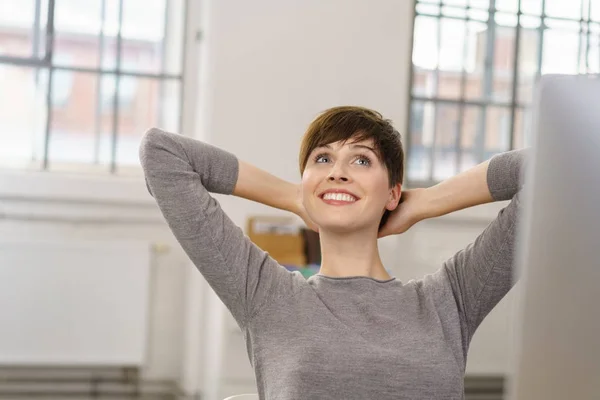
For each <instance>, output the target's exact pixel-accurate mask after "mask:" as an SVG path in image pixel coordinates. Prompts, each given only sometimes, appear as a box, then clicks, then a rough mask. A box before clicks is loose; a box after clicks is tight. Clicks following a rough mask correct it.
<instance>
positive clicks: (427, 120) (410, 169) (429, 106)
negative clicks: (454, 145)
mask: <svg viewBox="0 0 600 400" xmlns="http://www.w3.org/2000/svg"><path fill="white" fill-rule="evenodd" d="M434 111H435V105H434V103H432V102H429V101H428V102H422V101H413V102H412V104H411V115H410V132H409V134H410V137H411V147H410V151H409V160H408V163H407V164H408V165H407V174H408V179H409V180H412V181H425V180H429V169H430V165H431V157H430V150H431V144H432V141H433V114H434Z"/></svg>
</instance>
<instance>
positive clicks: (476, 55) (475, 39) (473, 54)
mask: <svg viewBox="0 0 600 400" xmlns="http://www.w3.org/2000/svg"><path fill="white" fill-rule="evenodd" d="M468 29H469V30H468V46H467V56H466V58H465V68H466V70H467V76H466V82H465V98H468V99H480V98H481V97H482V95H483V93H482V87H483V77H484V73H485V58H486V48H487V24H485V23H483V22H475V21H470V22H469V23H468Z"/></svg>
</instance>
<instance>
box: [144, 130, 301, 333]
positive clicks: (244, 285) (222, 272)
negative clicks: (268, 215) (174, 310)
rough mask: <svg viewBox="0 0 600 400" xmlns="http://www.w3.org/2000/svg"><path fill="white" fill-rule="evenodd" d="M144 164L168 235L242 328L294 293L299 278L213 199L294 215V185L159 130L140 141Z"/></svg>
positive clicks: (226, 153)
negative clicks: (233, 198)
mask: <svg viewBox="0 0 600 400" xmlns="http://www.w3.org/2000/svg"><path fill="white" fill-rule="evenodd" d="M140 162H141V164H142V168H143V169H144V174H145V177H146V183H147V185H148V189H149V191H150V193H151V194H152V196H153V197H154V198H155V200H156V202H157V203H158V206H159V208H160V210H161V212H162V214H163V216H164V217H165V219H166V221H167V223H168V225H169V227H170V228H171V231H172V232H173V234H174V235H175V237H176V238H177V240H178V242H179V243H180V244H181V246H182V247H183V249H184V250H185V252H186V253H187V255H188V256H189V257H190V259H191V260H192V262H193V263H194V264H195V265H196V267H197V268H198V269H199V270H200V272H201V273H202V275H203V276H204V277H205V278H206V280H207V281H208V283H209V284H210V286H211V287H212V288H213V289H214V290H215V292H216V293H217V295H218V296H219V297H220V298H221V300H222V301H223V302H224V303H225V305H226V306H227V307H228V309H229V310H230V311H231V313H232V314H233V316H234V318H235V319H236V320H237V321H238V323H239V324H240V325H241V326H244V325H245V324H246V323H247V322H248V321H249V320H250V319H251V318H252V317H253V316H254V315H255V314H256V313H258V312H259V311H260V309H261V308H262V307H264V306H265V305H267V304H269V303H271V302H273V301H276V300H277V298H279V297H280V296H283V295H286V294H290V293H292V292H293V288H292V286H293V282H294V279H295V278H294V276H293V275H292V274H291V273H289V272H288V271H287V270H286V269H285V268H283V267H281V266H280V265H279V264H278V263H277V262H276V261H275V260H273V259H272V258H271V257H269V255H268V254H267V253H265V252H264V251H262V250H261V249H260V248H258V247H257V246H255V245H254V244H253V243H252V242H251V241H250V239H248V237H247V236H245V235H244V233H243V232H242V230H241V229H240V228H239V227H237V226H236V225H235V224H234V223H233V222H232V221H231V219H230V218H229V217H228V216H227V215H226V214H225V213H224V212H223V210H222V209H221V207H220V205H219V203H218V202H217V200H215V199H214V198H213V197H212V196H211V195H210V192H213V193H222V194H234V195H238V196H240V197H244V198H247V199H250V200H254V201H259V202H261V203H264V204H267V205H270V206H273V207H277V208H281V209H286V210H289V211H294V210H293V208H294V207H295V204H296V194H297V189H296V186H295V185H293V184H290V183H287V182H285V181H283V180H281V179H279V178H276V177H274V176H272V175H270V174H268V173H267V172H264V171H262V170H259V169H258V168H256V167H253V166H251V165H249V164H247V163H243V162H238V159H237V158H236V157H235V156H234V155H233V154H231V153H229V152H226V151H224V150H221V149H219V148H217V147H214V146H211V145H209V144H207V143H203V142H200V141H198V140H194V139H192V138H189V137H186V136H182V135H178V134H174V133H169V132H164V131H161V130H159V129H156V128H153V129H150V130H149V131H148V132H147V133H146V134H145V136H144V138H143V139H142V142H141V145H140Z"/></svg>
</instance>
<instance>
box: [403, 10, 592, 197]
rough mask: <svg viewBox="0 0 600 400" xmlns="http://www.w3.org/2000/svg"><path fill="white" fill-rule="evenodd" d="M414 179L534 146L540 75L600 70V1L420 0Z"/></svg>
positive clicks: (410, 159) (410, 174)
mask: <svg viewBox="0 0 600 400" xmlns="http://www.w3.org/2000/svg"><path fill="white" fill-rule="evenodd" d="M415 7H416V9H415V11H416V12H415V25H414V40H413V51H412V80H411V81H412V88H411V101H410V103H411V104H410V116H409V122H408V125H407V126H408V129H409V132H408V133H407V137H406V141H407V181H408V182H409V183H411V184H413V185H415V186H427V185H432V184H435V183H436V182H439V181H441V180H443V179H446V178H447V177H450V176H452V175H455V174H457V173H459V172H461V171H464V170H466V169H468V168H470V167H472V166H474V165H476V164H478V163H480V162H482V161H484V160H486V159H488V158H489V157H491V156H493V155H494V154H497V153H499V152H503V151H507V150H510V149H515V148H522V147H525V146H529V145H530V139H531V137H530V136H531V118H532V115H531V106H532V102H533V94H534V93H533V88H534V84H535V82H537V80H538V79H539V78H540V76H541V75H542V74H548V73H562V74H581V73H600V0H572V1H565V0H416V1H415Z"/></svg>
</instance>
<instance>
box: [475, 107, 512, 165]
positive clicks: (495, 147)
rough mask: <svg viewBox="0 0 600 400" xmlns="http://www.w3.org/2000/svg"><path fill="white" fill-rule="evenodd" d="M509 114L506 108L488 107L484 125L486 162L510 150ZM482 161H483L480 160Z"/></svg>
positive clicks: (508, 109)
mask: <svg viewBox="0 0 600 400" xmlns="http://www.w3.org/2000/svg"><path fill="white" fill-rule="evenodd" d="M510 125H511V112H510V108H508V107H488V108H487V115H486V125H485V154H484V156H483V159H484V160H486V159H488V158H490V157H492V156H493V155H495V154H497V153H501V152H503V151H507V150H509V149H510ZM482 161H483V160H482Z"/></svg>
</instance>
